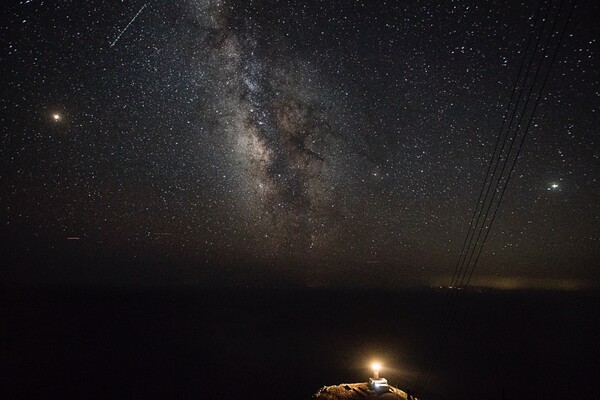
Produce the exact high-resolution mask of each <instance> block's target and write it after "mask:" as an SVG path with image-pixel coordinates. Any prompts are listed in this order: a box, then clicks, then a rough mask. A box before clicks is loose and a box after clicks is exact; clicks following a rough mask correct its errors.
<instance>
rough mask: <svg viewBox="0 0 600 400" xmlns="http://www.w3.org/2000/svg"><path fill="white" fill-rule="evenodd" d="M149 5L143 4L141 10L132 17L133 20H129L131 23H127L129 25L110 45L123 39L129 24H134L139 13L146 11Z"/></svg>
mask: <svg viewBox="0 0 600 400" xmlns="http://www.w3.org/2000/svg"><path fill="white" fill-rule="evenodd" d="M147 5H148V3H146V4H144V5H143V6H142V8H140V10H139V11H138V12H137V14H135V16H134V17H133V18H132V19H131V21H129V23H128V24H127V26H126V27H125V29H123V30H122V31H121V32H120V33H119V35H118V36H117V38H116V39H115V40H114V41H113V42H112V43H111V44H110V47H113V46H114V45H115V44H116V43H117V42H118V41H119V39H121V35H123V33H124V32H125V31H126V30H127V28H129V25H131V24H133V21H135V19H136V18H137V17H138V15H140V14H141V12H142V11H144V8H146V6H147Z"/></svg>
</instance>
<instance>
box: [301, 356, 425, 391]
mask: <svg viewBox="0 0 600 400" xmlns="http://www.w3.org/2000/svg"><path fill="white" fill-rule="evenodd" d="M371 367H372V369H373V377H372V378H369V382H361V383H342V384H340V385H335V386H324V387H322V388H321V389H320V390H319V391H318V392H317V393H315V394H314V395H313V397H312V398H313V399H314V400H361V399H377V400H394V399H396V400H400V399H401V400H418V399H417V398H416V397H413V396H411V395H410V394H409V393H407V392H404V391H402V390H400V389H398V388H395V387H393V386H392V385H389V384H388V381H387V379H385V378H381V377H380V376H379V371H380V370H381V365H380V364H379V363H374V364H373V365H372V366H371Z"/></svg>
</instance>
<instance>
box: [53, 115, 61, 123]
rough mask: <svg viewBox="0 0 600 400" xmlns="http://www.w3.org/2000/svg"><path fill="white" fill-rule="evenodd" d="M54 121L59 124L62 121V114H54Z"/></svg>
mask: <svg viewBox="0 0 600 400" xmlns="http://www.w3.org/2000/svg"><path fill="white" fill-rule="evenodd" d="M52 119H53V120H54V122H58V121H60V119H61V116H60V114H52Z"/></svg>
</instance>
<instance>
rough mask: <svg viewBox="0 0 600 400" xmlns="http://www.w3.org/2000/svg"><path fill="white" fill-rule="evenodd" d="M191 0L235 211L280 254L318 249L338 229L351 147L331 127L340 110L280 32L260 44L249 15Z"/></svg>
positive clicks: (269, 250)
mask: <svg viewBox="0 0 600 400" xmlns="http://www.w3.org/2000/svg"><path fill="white" fill-rule="evenodd" d="M190 7H197V8H199V9H197V10H196V11H197V12H195V13H194V14H195V15H198V16H199V17H198V19H197V21H196V22H197V23H198V25H199V26H200V29H199V30H198V34H199V35H201V36H202V37H203V38H204V39H203V41H202V42H201V44H200V46H202V47H203V48H204V52H203V54H204V57H206V58H207V59H208V60H209V63H208V67H207V74H209V75H210V76H211V79H210V85H211V93H212V96H214V97H213V98H212V99H211V100H212V101H213V102H214V104H215V110H214V112H215V113H216V115H217V128H216V129H218V130H221V131H222V132H223V134H224V135H225V137H226V140H227V143H228V146H230V148H231V152H230V154H228V156H229V157H231V159H232V161H233V163H232V165H233V166H234V167H233V170H232V171H230V172H231V173H232V174H235V175H236V176H237V181H238V182H237V184H238V185H239V188H238V189H237V190H239V191H240V192H241V194H242V195H241V196H239V197H238V198H237V206H238V207H240V209H243V210H244V213H243V217H242V218H244V219H246V220H247V222H248V223H250V224H251V225H252V230H253V231H254V234H255V235H258V236H259V237H263V238H265V240H263V241H261V242H262V243H260V246H261V247H262V248H263V251H265V252H267V253H268V254H271V255H272V256H277V254H279V255H280V256H281V250H282V249H284V250H283V251H284V254H285V257H287V256H288V251H290V250H291V251H301V252H303V253H304V254H307V252H308V253H311V252H314V253H315V254H318V255H319V256H320V257H322V256H323V254H322V252H323V251H325V250H326V245H330V244H331V242H332V240H334V239H336V235H339V232H337V231H338V230H339V228H337V227H335V226H334V222H335V219H339V218H340V217H341V214H340V213H342V212H343V211H342V210H340V211H339V212H336V209H335V207H336V203H337V204H339V199H337V200H336V188H337V186H338V185H340V183H341V181H343V180H344V178H343V177H344V174H352V173H353V171H351V169H352V163H351V161H352V157H355V155H354V154H352V148H351V147H349V146H348V144H347V143H346V142H345V141H344V140H343V138H341V137H340V135H339V134H336V132H334V129H335V128H334V125H337V123H336V121H335V120H334V119H333V118H334V115H341V112H340V110H332V109H333V108H335V107H338V105H337V104H335V102H334V101H332V100H331V97H332V94H330V93H326V92H325V91H327V90H328V89H327V87H326V86H327V84H326V83H325V82H320V80H322V79H321V78H320V77H319V76H318V72H317V71H316V70H315V69H313V68H310V67H307V66H306V64H305V63H303V61H302V60H299V59H297V56H296V55H294V54H293V53H291V52H290V50H289V48H288V47H287V46H286V43H285V40H281V39H272V38H271V40H277V42H278V43H277V44H276V45H274V46H273V45H270V46H269V45H265V44H264V43H262V42H260V41H259V40H258V38H257V37H258V32H256V31H257V29H256V28H255V26H254V25H253V23H251V22H250V23H249V22H247V21H236V20H235V16H234V15H232V14H234V13H233V12H231V11H229V12H228V10H229V8H228V7H226V6H225V5H224V4H223V3H221V2H209V3H207V4H202V5H199V4H192V5H191V6H190ZM263 39H264V38H263ZM336 113H337V114H336ZM344 195H345V196H352V194H351V193H349V192H346V193H345V194H344ZM286 248H287V250H285V249H286ZM319 250H320V251H319Z"/></svg>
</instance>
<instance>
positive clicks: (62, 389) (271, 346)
mask: <svg viewBox="0 0 600 400" xmlns="http://www.w3.org/2000/svg"><path fill="white" fill-rule="evenodd" d="M0 296H1V299H2V301H1V304H0V307H1V308H0V310H1V311H0V317H1V324H2V328H1V333H0V335H1V336H0V338H1V341H0V346H1V347H0V357H1V360H0V365H1V371H0V372H1V376H0V379H1V382H0V384H1V388H0V391H1V392H2V393H1V398H6V399H12V398H61V399H62V398H88V397H94V398H110V399H115V398H127V399H159V398H165V399H166V398H169V399H187V398H195V399H248V398H251V399H254V398H257V399H310V397H311V395H312V394H313V393H315V392H316V391H317V390H318V389H319V388H320V387H322V386H324V385H334V384H339V383H350V382H360V381H366V380H367V378H368V376H369V374H370V371H369V368H368V365H369V363H370V362H371V361H373V360H375V359H377V360H379V361H381V362H382V363H383V365H384V368H383V369H382V372H381V375H382V376H384V377H386V378H387V379H388V381H389V382H390V383H391V384H393V385H395V386H397V387H399V388H400V389H403V390H411V391H412V393H413V394H414V395H416V396H418V397H419V398H421V399H423V400H427V399H439V400H442V399H565V398H579V399H600V321H599V320H600V308H599V307H600V295H599V294H598V293H597V292H552V291H496V292H493V291H484V292H476V291H474V292H468V293H466V292H465V293H464V295H462V296H461V300H462V301H461V302H460V307H459V308H458V310H459V311H458V313H457V316H456V318H454V319H453V321H454V323H453V325H452V329H450V330H446V331H445V339H444V340H443V343H444V344H443V347H442V351H441V352H440V353H439V356H438V357H435V354H436V351H435V348H437V347H438V346H437V345H436V343H439V337H440V331H439V329H436V322H437V321H438V318H439V313H440V312H441V311H442V310H443V309H444V302H445V301H446V292H445V291H442V290H434V289H421V290H406V291H397V292H394V291H375V290H355V291H348V290H316V289H315V290H309V289H285V290H284V289H280V290H272V289H221V290H207V289H200V288H176V289H175V288H171V289H164V288H162V289H140V288H136V289H131V288H129V289H128V288H119V289H116V288H100V287H54V288H31V287H28V288H18V289H17V288H14V287H11V288H8V289H6V288H5V289H4V290H3V293H2V294H1V295H0ZM434 357H435V358H434ZM433 359H435V362H434V365H433V368H432V369H431V373H430V374H428V375H427V385H425V386H424V387H421V388H417V387H416V380H417V376H418V374H419V372H420V370H421V368H422V366H423V365H424V364H426V363H429V362H431V360H433Z"/></svg>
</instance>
